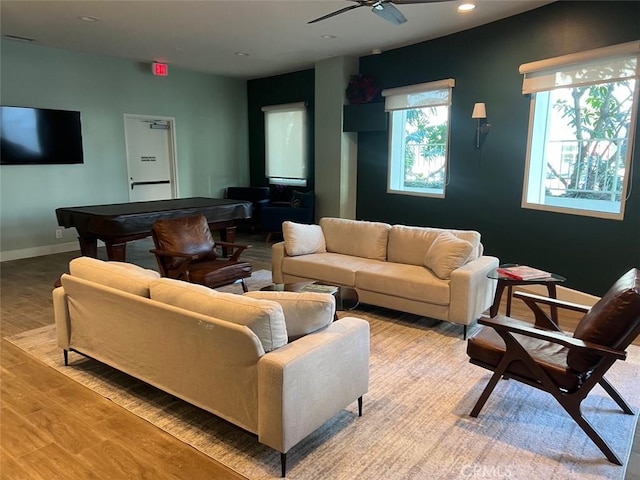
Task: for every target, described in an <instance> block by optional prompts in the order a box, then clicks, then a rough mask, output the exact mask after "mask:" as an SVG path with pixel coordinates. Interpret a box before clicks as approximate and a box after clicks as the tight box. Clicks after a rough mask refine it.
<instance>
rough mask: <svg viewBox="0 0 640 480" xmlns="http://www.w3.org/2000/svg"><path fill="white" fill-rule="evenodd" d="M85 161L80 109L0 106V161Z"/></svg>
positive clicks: (61, 162) (22, 163) (6, 163)
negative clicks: (76, 110) (75, 110)
mask: <svg viewBox="0 0 640 480" xmlns="http://www.w3.org/2000/svg"><path fill="white" fill-rule="evenodd" d="M66 163H84V156H83V153H82V125H81V122H80V112H74V111H69V110H50V109H46V108H27V107H7V106H2V107H0V164H2V165H43V164H66Z"/></svg>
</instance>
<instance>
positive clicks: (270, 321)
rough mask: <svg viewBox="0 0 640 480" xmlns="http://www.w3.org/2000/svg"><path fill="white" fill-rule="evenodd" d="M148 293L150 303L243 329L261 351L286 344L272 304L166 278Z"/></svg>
mask: <svg viewBox="0 0 640 480" xmlns="http://www.w3.org/2000/svg"><path fill="white" fill-rule="evenodd" d="M150 291H151V299H152V300H156V301H158V302H162V303H166V304H168V305H173V306H174V307H179V308H184V309H186V310H190V311H192V312H197V313H201V314H203V315H208V316H210V317H215V318H218V319H220V320H225V321H228V322H232V323H236V324H238V325H245V326H247V327H248V328H250V329H251V330H252V331H253V333H255V334H256V336H257V337H258V338H259V339H260V342H261V343H262V346H263V348H264V351H265V352H270V351H271V350H275V349H276V348H279V347H281V346H283V345H286V343H287V327H286V324H285V321H284V312H283V311H282V307H281V306H280V305H279V304H278V303H276V302H271V301H268V300H259V299H255V298H248V297H245V296H243V295H235V294H233V293H223V292H217V291H215V290H212V289H210V288H207V287H205V286H203V285H196V284H193V283H187V282H182V281H180V280H173V279H170V278H161V279H159V280H156V281H154V282H153V283H152V284H151V286H150Z"/></svg>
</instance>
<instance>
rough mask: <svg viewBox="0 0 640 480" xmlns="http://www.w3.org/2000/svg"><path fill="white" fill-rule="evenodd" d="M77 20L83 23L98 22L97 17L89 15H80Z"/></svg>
mask: <svg viewBox="0 0 640 480" xmlns="http://www.w3.org/2000/svg"><path fill="white" fill-rule="evenodd" d="M78 18H79V19H80V20H82V21H83V22H99V21H100V19H99V18H98V17H91V16H89V15H82V16H81V17H78Z"/></svg>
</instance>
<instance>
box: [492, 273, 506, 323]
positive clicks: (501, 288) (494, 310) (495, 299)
mask: <svg viewBox="0 0 640 480" xmlns="http://www.w3.org/2000/svg"><path fill="white" fill-rule="evenodd" d="M505 286H506V285H505V283H504V282H503V281H502V280H500V279H498V285H497V286H496V296H495V297H493V305H491V308H489V316H490V317H491V318H493V317H495V316H496V315H497V314H498V310H499V309H500V299H501V298H502V292H503V291H504V287H505Z"/></svg>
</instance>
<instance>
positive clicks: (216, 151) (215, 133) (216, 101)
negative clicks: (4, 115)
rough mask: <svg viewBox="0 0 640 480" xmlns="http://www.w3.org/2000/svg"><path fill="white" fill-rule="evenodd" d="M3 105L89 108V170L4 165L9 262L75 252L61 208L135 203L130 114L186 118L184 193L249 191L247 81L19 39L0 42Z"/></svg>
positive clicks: (1, 212) (182, 124)
mask: <svg viewBox="0 0 640 480" xmlns="http://www.w3.org/2000/svg"><path fill="white" fill-rule="evenodd" d="M0 48H1V52H0V61H1V64H0V69H1V70H0V101H1V103H2V104H3V105H14V106H28V107H43V108H54V109H62V110H79V111H80V112H81V117H82V128H83V146H84V160H85V163H84V164H82V165H38V166H35V165H34V166H31V165H29V166H25V165H20V166H11V165H2V166H1V167H0V259H1V260H11V259H15V258H22V257H27V256H36V255H43V254H47V253H53V252H56V251H63V250H65V249H66V250H68V249H70V248H73V247H75V246H76V244H77V242H76V241H75V239H76V232H75V229H69V230H65V231H64V234H63V238H62V239H56V238H55V230H56V228H58V225H57V221H56V217H55V209H56V208H57V207H65V206H67V207H68V206H78V205H97V204H104V203H120V202H127V201H128V200H129V197H128V190H127V188H128V185H127V166H126V151H125V143H124V125H123V115H124V114H125V113H132V114H143V115H159V116H166V117H174V118H175V119H176V141H177V161H178V179H179V191H180V196H181V197H191V196H209V197H223V196H224V189H225V188H226V187H227V186H229V185H248V183H249V158H248V133H247V114H246V112H247V99H246V82H245V81H244V80H237V79H232V78H227V77H221V76H214V75H207V74H203V73H197V72H189V71H186V70H180V69H177V68H171V67H170V68H169V76H168V77H155V76H153V75H152V74H151V69H150V67H149V66H148V64H141V63H138V62H133V61H128V60H122V59H116V58H111V57H103V56H97V55H88V54H83V53H75V52H69V51H65V50H58V49H53V48H46V47H41V46H37V45H26V44H22V43H18V42H13V41H9V40H2V41H1V43H0Z"/></svg>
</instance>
